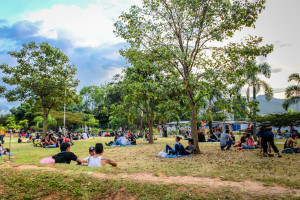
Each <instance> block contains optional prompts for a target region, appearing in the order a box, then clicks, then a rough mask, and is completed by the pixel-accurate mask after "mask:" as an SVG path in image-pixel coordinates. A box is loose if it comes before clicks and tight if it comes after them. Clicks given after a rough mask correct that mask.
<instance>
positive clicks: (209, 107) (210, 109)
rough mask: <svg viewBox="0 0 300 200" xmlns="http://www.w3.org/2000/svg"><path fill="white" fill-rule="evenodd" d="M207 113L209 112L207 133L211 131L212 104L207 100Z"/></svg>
mask: <svg viewBox="0 0 300 200" xmlns="http://www.w3.org/2000/svg"><path fill="white" fill-rule="evenodd" d="M208 110H209V111H208V112H209V117H208V119H209V121H208V127H209V132H210V131H212V103H211V100H209V105H208Z"/></svg>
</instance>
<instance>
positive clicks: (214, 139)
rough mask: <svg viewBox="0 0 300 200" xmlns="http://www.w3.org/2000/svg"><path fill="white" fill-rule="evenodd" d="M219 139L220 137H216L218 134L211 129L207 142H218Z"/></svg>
mask: <svg viewBox="0 0 300 200" xmlns="http://www.w3.org/2000/svg"><path fill="white" fill-rule="evenodd" d="M217 141H218V138H217V137H216V135H215V134H214V133H213V132H212V131H211V132H210V136H209V138H208V139H207V142H217Z"/></svg>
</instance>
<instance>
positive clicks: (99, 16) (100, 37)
mask: <svg viewBox="0 0 300 200" xmlns="http://www.w3.org/2000/svg"><path fill="white" fill-rule="evenodd" d="M134 3H138V1H130V4H129V3H128V1H127V2H124V1H121V0H98V1H97V3H96V4H89V5H88V6H87V7H86V8H80V7H79V6H76V5H71V6H68V5H63V4H58V5H53V6H52V7H51V9H42V10H39V11H36V12H32V13H30V14H28V15H26V16H25V19H26V20H29V21H31V22H36V21H43V25H42V28H41V31H40V32H39V34H40V35H41V36H43V37H47V38H52V39H55V38H57V37H61V38H68V39H71V40H73V41H74V45H75V47H82V46H91V47H95V46H99V45H103V44H116V43H119V42H123V40H122V39H120V38H117V37H116V36H115V35H114V33H113V30H114V29H115V28H114V25H113V24H114V22H115V21H116V20H117V19H118V16H119V15H120V14H121V12H122V11H127V10H128V9H129V7H130V5H132V4H134Z"/></svg>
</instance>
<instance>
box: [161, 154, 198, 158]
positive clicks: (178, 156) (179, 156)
mask: <svg viewBox="0 0 300 200" xmlns="http://www.w3.org/2000/svg"><path fill="white" fill-rule="evenodd" d="M192 155H193V154H189V155H167V156H166V157H165V158H181V157H189V156H192Z"/></svg>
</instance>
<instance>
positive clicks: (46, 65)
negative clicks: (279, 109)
mask: <svg viewBox="0 0 300 200" xmlns="http://www.w3.org/2000/svg"><path fill="white" fill-rule="evenodd" d="M265 2H266V1H265V0H253V1H248V0H234V1H223V0H222V1H221V0H213V1H211V0H197V1H188V0H187V1H178V0H152V1H148V0H143V1H142V4H143V5H142V7H138V6H132V7H131V8H130V10H129V12H123V13H122V14H121V15H120V17H119V21H117V22H116V23H115V28H116V30H115V34H116V35H117V36H119V37H121V38H123V39H124V40H125V41H126V42H127V43H128V47H127V48H125V49H121V50H120V54H121V55H122V56H123V57H124V58H125V59H126V60H127V63H128V66H127V67H126V68H125V69H124V70H123V73H122V74H118V75H116V76H115V77H114V78H113V80H112V82H110V83H108V84H107V85H104V86H87V87H84V88H83V89H82V90H81V91H80V93H79V95H77V93H76V87H77V86H78V83H79V80H77V79H75V73H76V68H75V67H74V66H73V65H70V64H68V62H69V59H68V57H67V56H66V55H64V54H63V53H62V52H61V51H60V50H59V49H57V48H53V47H51V46H50V45H48V44H47V43H41V44H39V45H37V44H35V43H34V42H31V43H29V44H24V45H23V49H22V50H20V51H19V52H9V54H10V55H11V56H12V57H14V58H16V60H17V62H18V65H17V66H14V67H10V66H8V65H6V64H2V65H0V69H2V72H3V73H4V74H7V76H5V77H3V79H2V80H3V82H4V83H6V84H8V85H11V86H15V87H14V89H10V90H6V91H5V92H4V95H5V97H6V98H7V99H8V100H9V101H17V100H18V101H23V102H27V103H29V104H30V105H31V106H33V107H34V108H35V109H37V110H39V111H42V112H41V113H40V114H42V116H43V121H42V120H41V118H39V119H38V118H36V116H31V115H30V114H28V116H27V117H28V118H30V120H32V122H37V121H38V122H41V123H43V127H44V129H43V131H44V133H45V131H46V129H47V121H49V120H48V116H49V114H50V113H51V117H54V118H55V120H56V121H57V122H58V121H59V120H61V119H59V117H58V116H57V117H55V116H56V114H57V112H60V111H61V110H62V108H63V105H67V107H66V110H67V111H68V113H70V115H71V113H72V114H76V113H84V114H82V115H83V117H81V118H79V117H77V119H76V116H75V115H74V121H76V120H77V122H78V120H81V119H85V121H87V122H89V123H90V124H96V123H97V122H98V121H97V120H99V123H100V125H101V126H102V127H103V128H106V127H107V126H110V127H113V128H114V127H119V126H128V125H130V126H135V127H138V128H139V129H140V132H141V133H143V131H144V130H145V129H146V128H147V129H148V130H149V131H150V140H149V142H150V143H152V142H153V125H154V124H163V123H165V122H166V121H169V120H177V121H179V120H183V119H185V120H190V121H191V130H192V138H193V139H194V141H198V135H197V122H199V121H200V120H205V121H208V122H209V124H210V126H211V122H212V121H213V120H225V118H226V117H228V115H230V114H231V115H235V116H240V117H241V118H245V116H247V117H248V118H250V119H251V120H253V121H254V124H255V126H254V127H255V129H256V119H257V116H256V113H257V112H258V101H257V100H256V94H257V93H258V92H259V91H260V90H261V89H263V90H264V93H265V95H266V99H267V100H270V99H271V98H272V96H273V90H272V88H271V87H270V86H269V85H268V84H267V83H266V82H264V81H263V80H261V79H259V75H261V74H262V75H264V76H265V77H266V78H269V77H270V76H271V69H270V66H269V65H268V64H267V63H257V62H256V60H257V57H259V56H264V57H266V56H267V55H268V54H269V53H271V52H272V51H273V45H268V44H266V45H262V41H263V39H262V38H261V37H252V36H249V37H248V38H245V39H243V41H241V42H237V43H233V42H229V39H230V38H233V37H234V34H235V33H236V32H237V31H240V30H242V29H243V28H246V27H255V22H256V20H257V19H258V16H259V14H260V13H261V12H262V11H263V10H264V8H265ZM245 86H247V87H248V90H247V93H246V94H247V98H243V97H242V94H241V89H242V88H243V87H245ZM3 89H4V88H2V87H1V88H0V90H2V92H3ZM250 90H252V93H253V95H252V96H253V100H252V101H250V100H249V96H250ZM298 95H299V93H298ZM290 101H292V100H290ZM288 105H289V104H288ZM245 106H247V107H248V108H249V109H245ZM54 110H58V111H57V112H55V111H54ZM59 116H61V115H59ZM92 116H95V119H94V118H93V117H92ZM68 118H69V117H67V119H68ZM34 119H35V120H34ZM50 119H51V118H50ZM50 121H52V123H54V124H55V122H54V121H53V120H50ZM78 123H80V122H78ZM195 147H196V152H200V149H199V146H198V143H195Z"/></svg>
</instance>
